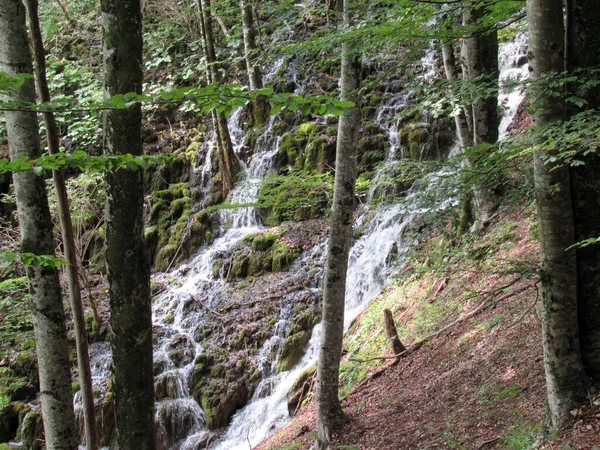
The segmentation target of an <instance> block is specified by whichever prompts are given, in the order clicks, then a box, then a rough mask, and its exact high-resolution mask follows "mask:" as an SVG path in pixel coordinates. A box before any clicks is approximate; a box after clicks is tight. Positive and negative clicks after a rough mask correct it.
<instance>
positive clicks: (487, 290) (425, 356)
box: [258, 210, 600, 450]
mask: <svg viewBox="0 0 600 450" xmlns="http://www.w3.org/2000/svg"><path fill="white" fill-rule="evenodd" d="M441 231H442V230H438V232H437V233H435V234H433V235H431V236H430V237H429V239H428V240H427V241H425V242H424V243H423V245H422V248H421V249H420V250H419V251H418V253H416V254H415V255H414V256H413V260H412V261H411V262H410V263H409V265H408V266H407V267H406V268H405V269H404V270H403V271H402V273H401V274H398V278H397V279H396V281H395V282H393V284H392V285H391V286H390V287H388V288H387V289H386V290H385V291H384V292H383V293H382V294H381V295H380V296H378V297H377V299H376V300H375V301H374V302H373V303H372V304H371V305H370V306H369V307H368V308H367V310H366V311H365V312H364V313H362V314H361V315H360V317H359V318H358V319H357V320H356V321H355V322H354V323H353V325H352V326H351V328H350V330H349V331H348V334H347V335H346V337H345V340H344V348H345V355H344V358H343V361H344V362H343V363H342V376H341V383H342V392H344V393H346V395H345V398H344V400H343V403H342V404H343V407H344V410H345V412H346V413H347V415H348V419H347V422H346V423H345V424H343V425H341V426H340V427H339V428H337V429H336V431H335V438H334V439H335V445H336V447H335V448H338V449H356V450H359V449H360V450H363V449H364V450H367V449H371V450H384V449H385V450H392V449H433V448H440V449H483V448H486V449H487V448H497V449H513V450H517V449H533V448H536V449H597V448H600V397H599V396H598V394H597V393H595V392H596V391H594V390H592V391H590V399H589V401H590V402H589V405H586V406H584V407H583V408H582V409H581V410H578V411H574V415H575V422H574V424H573V425H572V426H569V427H568V428H567V429H565V430H564V431H562V432H561V433H560V434H558V435H550V436H547V437H542V430H543V423H544V419H543V417H544V404H545V395H546V392H545V384H544V375H543V366H542V355H541V345H540V333H541V327H540V322H539V319H538V316H537V313H536V307H537V304H538V302H539V288H538V284H539V282H538V280H537V279H536V277H535V276H533V273H534V270H535V266H536V261H537V257H538V255H537V253H538V244H537V241H536V239H535V227H534V222H533V221H532V220H531V212H530V211H528V210H517V211H513V212H511V213H508V214H502V215H498V216H497V217H495V219H494V220H493V221H492V224H491V225H490V226H489V227H488V228H487V229H485V230H484V231H482V232H479V233H477V234H476V235H473V236H469V237H465V239H466V241H467V242H465V244H464V247H462V250H463V252H460V253H459V254H454V255H453V256H450V257H449V258H448V259H447V261H445V262H444V263H443V264H441V265H440V267H435V264H434V263H432V260H435V259H436V258H438V257H439V256H440V250H439V249H440V248H441V247H443V243H444V240H443V236H441V234H442V233H441ZM450 254H451V255H452V252H450ZM431 264H434V265H433V268H431V267H430V268H427V266H428V265H431ZM384 308H390V309H391V311H392V312H393V314H394V317H395V320H396V325H397V327H398V330H399V335H400V338H401V340H402V342H403V343H404V344H405V345H406V346H407V348H408V354H407V355H406V356H405V357H403V358H402V359H401V360H400V362H398V363H394V362H393V360H390V359H386V360H381V361H378V360H377V359H376V358H377V357H380V356H389V355H390V354H392V351H391V348H387V347H388V345H387V342H386V338H385V329H384V324H383V313H382V311H383V309H384ZM424 338H426V341H425V342H423V339H424ZM421 342H423V343H422V345H421ZM415 343H417V345H415ZM307 383H308V384H309V385H310V386H311V391H310V392H311V393H310V394H308V393H306V394H305V395H310V396H311V397H312V395H313V393H314V380H309V381H307ZM315 436H316V433H315V409H314V404H313V402H312V401H309V402H307V405H306V406H305V407H304V408H303V409H301V410H300V411H299V412H298V414H297V415H296V416H295V417H294V418H293V420H292V421H291V423H290V424H289V425H287V426H286V427H285V428H284V429H282V430H281V431H279V432H277V433H276V434H275V435H274V436H273V437H271V438H270V439H269V440H268V441H267V442H266V443H264V444H261V445H260V446H258V449H260V450H291V449H308V448H310V446H311V445H312V443H313V441H314V439H315Z"/></svg>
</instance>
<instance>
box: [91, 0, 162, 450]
mask: <svg viewBox="0 0 600 450" xmlns="http://www.w3.org/2000/svg"><path fill="white" fill-rule="evenodd" d="M101 8H102V25H103V32H104V33H103V54H104V95H105V97H106V98H109V97H112V96H114V95H117V94H125V93H128V92H134V93H138V94H139V93H141V91H142V16H141V12H140V2H139V0H102V1H101ZM141 121H142V111H141V106H140V105H139V104H136V105H134V106H131V107H129V108H126V109H120V110H110V111H107V112H105V115H104V143H105V153H106V154H107V155H123V154H127V153H131V154H133V155H140V154H141V153H142V138H141ZM106 197H107V203H106V268H107V275H108V282H109V296H110V307H111V328H112V333H113V336H112V339H111V344H112V352H113V364H114V393H115V409H116V425H117V445H118V448H120V449H122V450H129V449H134V448H135V449H140V450H152V449H154V448H155V435H154V383H153V376H152V311H151V304H150V260H149V255H148V252H147V250H146V245H145V242H144V237H143V231H144V216H143V205H144V187H143V174H142V172H141V170H138V171H130V170H124V169H119V170H112V171H109V172H107V174H106Z"/></svg>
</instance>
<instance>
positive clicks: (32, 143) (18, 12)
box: [0, 0, 77, 450]
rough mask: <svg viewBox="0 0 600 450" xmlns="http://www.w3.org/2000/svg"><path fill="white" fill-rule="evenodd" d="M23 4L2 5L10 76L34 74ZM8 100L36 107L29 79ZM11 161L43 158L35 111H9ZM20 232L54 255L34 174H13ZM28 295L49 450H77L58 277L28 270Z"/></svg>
mask: <svg viewBox="0 0 600 450" xmlns="http://www.w3.org/2000/svg"><path fill="white" fill-rule="evenodd" d="M25 18H26V11H25V7H24V6H23V4H22V3H21V0H0V71H2V72H4V73H6V74H7V75H9V76H17V75H21V74H29V75H32V74H33V66H32V61H31V54H30V51H29V42H28V38H27V31H26V27H25ZM5 99H6V101H21V102H30V103H34V102H35V87H34V82H33V80H32V79H27V80H25V81H24V83H23V84H22V85H21V86H20V87H19V88H15V89H13V90H12V91H10V92H9V93H7V95H6V97H5ZM6 131H7V135H8V143H9V148H10V157H11V159H18V158H22V157H27V158H31V159H37V158H39V157H40V156H41V149H40V139H39V135H38V121H37V116H36V114H35V113H33V112H25V111H23V112H18V111H11V112H8V111H7V112H6ZM13 183H14V188H15V196H16V203H17V211H18V217H19V225H20V229H21V251H22V252H27V253H34V254H36V255H53V254H54V239H53V236H52V220H51V217H50V210H49V207H48V198H47V197H46V190H45V185H44V179H43V177H39V176H37V175H35V174H34V173H33V172H31V171H30V172H17V173H14V174H13ZM27 277H28V279H29V292H30V295H31V307H32V310H33V326H34V333H35V340H36V351H37V358H38V366H39V376H40V392H41V401H42V416H43V420H44V430H45V436H46V447H47V448H51V449H54V450H63V449H64V450H75V449H76V448H77V430H76V427H75V416H74V413H73V393H72V391H71V370H70V367H71V364H70V361H69V346H68V342H67V336H66V327H65V315H64V310H63V304H62V298H61V292H60V284H59V279H58V272H57V270H56V269H55V268H50V267H37V266H29V267H28V268H27Z"/></svg>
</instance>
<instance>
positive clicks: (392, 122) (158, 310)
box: [76, 38, 524, 450]
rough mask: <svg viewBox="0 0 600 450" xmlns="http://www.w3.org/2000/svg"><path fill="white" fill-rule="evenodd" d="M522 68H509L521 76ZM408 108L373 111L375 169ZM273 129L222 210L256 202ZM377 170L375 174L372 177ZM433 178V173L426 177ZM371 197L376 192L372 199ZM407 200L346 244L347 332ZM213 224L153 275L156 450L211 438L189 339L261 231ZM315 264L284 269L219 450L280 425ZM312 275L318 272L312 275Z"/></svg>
mask: <svg viewBox="0 0 600 450" xmlns="http://www.w3.org/2000/svg"><path fill="white" fill-rule="evenodd" d="M519 39H521V41H519ZM517 42H520V43H519V44H518V45H516V46H504V47H503V50H502V55H505V54H506V53H507V52H509V53H511V56H510V58H508V57H507V58H505V57H504V56H501V61H504V62H505V63H506V64H504V63H503V65H502V66H503V69H502V75H501V76H503V77H507V76H512V75H507V73H509V72H507V71H510V70H511V69H515V67H517V65H516V64H515V63H514V62H513V61H515V60H516V59H518V58H520V57H521V56H522V55H523V53H524V52H523V48H522V44H523V42H524V38H518V39H517ZM429 56H431V55H429V53H428V55H427V56H426V58H428V57H429ZM426 58H424V62H426V63H429V62H430V59H431V58H429V59H426ZM502 58H505V59H502ZM521 59H522V58H521ZM282 64H283V60H280V61H278V62H276V63H275V64H274V65H273V67H272V68H271V70H270V71H269V73H271V74H274V73H276V72H277V71H278V70H279V68H280V67H281V65H282ZM522 66H523V65H520V66H518V67H520V70H522V68H523V67H522ZM433 67H434V66H433V65H432V64H429V65H426V68H427V69H428V70H427V71H426V72H427V73H431V71H432V70H433ZM519 76H522V75H519ZM518 101H519V100H517V99H514V100H513V98H512V97H509V100H508V101H507V102H506V103H507V106H508V108H507V109H508V113H509V114H512V115H514V113H515V111H516V106H515V107H513V102H518ZM408 103H409V96H408V94H407V93H400V94H396V95H393V96H392V97H391V99H390V100H389V101H388V102H387V103H386V104H385V105H383V106H381V107H380V108H379V109H378V111H377V115H376V117H377V118H376V122H377V124H378V125H379V126H380V127H381V128H382V129H383V130H385V132H386V133H387V135H388V139H389V145H390V148H389V151H388V153H387V159H386V164H384V165H383V166H384V167H385V166H389V165H390V164H393V163H394V162H396V161H397V160H398V159H400V158H402V157H403V156H404V155H403V154H402V148H401V145H400V140H399V138H398V119H397V116H398V114H399V112H400V111H401V110H402V109H403V108H405V107H406V105H407V104H408ZM517 104H518V103H517ZM511 120H512V118H510V119H507V118H505V119H503V124H505V122H506V125H502V126H501V131H502V129H504V130H505V129H506V128H507V127H508V123H510V121H511ZM240 122H241V110H238V111H235V112H234V114H233V115H232V118H230V120H229V126H230V131H231V136H232V139H233V141H234V147H235V149H236V151H239V149H240V148H241V143H242V141H243V137H244V135H243V130H242V128H241V125H240ZM273 124H274V119H273V118H272V119H271V120H270V122H269V124H268V127H267V131H266V132H265V133H264V134H263V135H262V136H261V137H259V139H258V144H257V148H259V149H260V151H258V152H256V154H255V156H254V157H253V159H252V160H251V162H250V163H249V164H248V165H247V166H243V170H244V172H245V177H244V179H243V181H242V182H241V183H240V184H239V185H238V186H237V187H236V188H235V189H234V190H233V191H232V192H231V194H230V198H229V201H230V202H231V203H232V204H248V203H253V202H255V201H256V197H257V194H258V191H259V188H260V181H261V180H262V178H264V176H265V175H266V174H267V173H268V172H269V170H270V168H271V162H272V159H273V157H274V156H275V154H276V153H277V151H278V147H279V138H278V137H274V136H273V135H272V133H270V129H271V127H272V125H273ZM208 145H209V147H208V148H207V150H206V157H205V158H206V159H205V164H204V166H203V167H202V168H199V169H198V170H199V171H201V173H202V174H203V176H202V180H203V184H202V186H203V187H204V184H206V185H207V186H209V185H210V173H211V171H212V167H211V166H210V164H211V157H210V152H211V151H212V144H210V143H209V144H208ZM383 170H384V169H383V168H382V169H381V171H383ZM378 176H379V175H378ZM435 176H436V175H435V174H432V175H431V177H430V178H435ZM384 177H385V175H384V174H383V175H381V178H382V180H383V178H384ZM376 179H377V178H376ZM433 184H435V183H433V182H432V183H429V185H430V186H431V185H433ZM208 189H210V186H209V188H208ZM373 192H375V190H374V191H372V194H373ZM416 197H417V193H411V194H409V195H408V196H407V197H406V198H405V199H404V200H403V201H400V202H398V203H396V204H393V205H388V206H382V207H378V208H375V209H374V210H372V211H371V212H370V214H363V215H361V217H360V218H359V222H358V225H359V226H361V228H362V229H363V233H362V236H361V237H360V238H359V239H357V241H356V242H355V243H354V245H353V247H352V249H351V253H350V261H349V269H348V270H349V271H348V279H349V280H351V282H350V283H348V286H347V290H346V298H347V301H346V323H347V324H348V323H350V321H351V320H352V319H353V318H354V317H356V315H357V314H358V313H360V311H362V310H363V309H364V308H365V307H366V306H367V305H368V304H369V302H370V301H371V300H372V299H373V298H374V297H375V296H377V295H378V294H379V292H380V291H381V289H382V288H383V287H384V286H385V285H386V284H387V282H388V280H389V279H390V275H391V273H392V272H393V271H397V267H393V266H392V261H393V260H396V261H401V260H402V259H401V258H398V257H397V255H401V254H402V252H403V251H404V250H406V249H407V248H410V247H412V246H413V245H414V242H413V241H414V237H411V236H409V235H404V236H403V234H404V231H405V230H406V228H407V227H408V226H409V224H410V223H411V221H412V220H413V218H414V217H415V216H418V215H420V214H422V213H423V212H424V209H423V208H422V207H421V206H419V202H417V201H416ZM451 202H452V200H448V195H446V196H445V197H443V196H442V197H441V198H440V199H439V201H438V202H437V203H436V205H435V206H434V207H433V208H435V209H443V208H445V207H446V206H448V205H449V204H450V203H451ZM429 208H431V205H430V206H429ZM221 223H222V225H223V229H222V235H221V236H220V237H219V238H217V239H216V240H215V241H214V243H213V244H212V245H210V246H209V247H206V248H204V249H202V250H201V252H200V253H199V254H198V255H197V256H196V257H195V258H194V259H193V260H192V261H191V262H189V263H188V264H187V265H186V266H185V267H184V268H181V269H178V270H176V271H174V272H172V273H170V274H168V275H167V274H160V275H157V278H158V279H161V280H162V281H163V282H165V283H166V284H167V285H169V286H172V287H170V288H169V290H168V291H167V292H166V293H165V294H164V295H162V296H161V297H160V298H159V299H158V300H157V301H156V302H155V304H154V306H153V308H154V313H153V322H154V334H155V346H154V351H155V353H154V355H155V356H154V358H155V364H154V365H155V387H156V394H157V403H156V423H157V430H158V438H159V443H160V445H161V448H164V449H174V450H175V449H180V450H196V449H199V448H205V447H206V446H207V443H208V442H209V440H210V439H211V434H210V433H209V431H208V430H207V429H206V425H205V423H206V419H205V416H204V412H203V411H202V409H201V408H200V407H199V406H198V404H197V403H196V401H195V400H194V399H193V398H192V396H191V393H190V386H189V385H188V380H189V377H190V373H191V372H192V370H193V367H194V360H195V358H196V357H197V355H199V354H201V353H202V352H203V351H204V350H203V348H202V346H201V345H200V344H199V343H198V342H197V340H196V339H195V337H194V331H195V330H196V328H197V327H198V324H200V323H202V322H204V321H207V320H209V311H210V309H214V308H218V307H219V305H221V304H223V301H224V299H227V298H228V297H229V296H230V295H231V292H232V286H231V285H230V284H229V283H227V282H226V281H225V279H223V278H222V277H221V278H217V279H215V278H214V275H213V269H214V268H213V265H214V261H215V260H216V259H217V258H223V257H224V256H227V255H230V254H231V253H232V251H234V250H235V249H236V248H237V247H238V246H239V244H240V242H241V240H242V239H243V238H244V237H245V236H247V235H248V234H251V233H256V232H257V231H260V230H261V229H262V228H261V224H260V220H259V217H258V214H257V211H256V210H255V208H253V207H245V208H237V209H233V210H229V211H224V212H222V215H221ZM324 259H325V244H324V243H322V244H319V245H317V246H315V247H313V248H312V249H311V250H309V251H307V252H305V253H304V254H303V255H302V256H301V257H300V258H299V259H298V260H297V261H296V262H295V263H294V264H293V265H292V267H291V268H290V271H289V275H287V276H289V277H292V278H294V277H295V278H297V279H302V280H307V281H306V282H305V283H304V285H305V288H304V289H302V290H296V291H294V292H290V293H287V294H285V295H283V296H282V297H281V300H280V302H281V309H280V312H279V320H278V321H277V323H276V324H275V326H274V327H275V328H274V332H273V334H272V337H270V338H269V339H267V341H266V342H265V343H264V344H263V346H262V347H261V349H260V351H259V353H258V359H259V361H258V366H259V370H260V372H261V375H262V381H261V382H260V384H259V386H258V387H257V388H256V391H255V393H254V396H253V397H252V400H251V402H250V403H249V404H248V405H247V406H246V407H244V408H242V409H241V410H239V411H238V412H237V413H236V415H235V416H234V417H233V420H232V422H231V425H230V427H229V429H228V431H227V433H226V435H225V436H224V437H223V439H222V440H221V441H220V442H219V443H218V444H217V448H218V449H220V450H234V449H242V448H243V449H248V447H249V445H250V446H255V445H257V444H259V443H260V442H261V441H262V440H264V439H265V438H266V437H268V436H269V435H270V434H271V433H272V432H273V431H274V430H275V429H276V428H278V427H279V426H281V425H283V424H285V423H286V422H287V421H288V420H289V412H288V404H287V394H288V392H289V390H290V388H291V386H292V384H293V383H294V381H295V380H296V379H297V378H298V376H299V375H300V374H301V373H302V372H303V371H304V370H305V369H306V368H308V367H309V366H310V365H312V364H314V362H315V360H316V357H317V352H318V344H319V340H320V325H317V326H315V327H314V329H313V330H312V334H311V338H310V340H309V342H308V344H307V346H306V349H305V353H304V356H303V357H302V358H301V360H300V361H299V362H298V363H297V364H296V365H295V366H294V367H293V368H292V369H290V370H288V371H284V372H280V373H276V372H277V369H276V368H277V359H276V355H277V354H278V351H279V348H280V347H281V345H282V342H283V341H284V339H285V338H286V337H287V336H288V335H289V333H290V316H291V313H292V309H293V306H294V305H295V304H297V302H298V297H299V296H309V297H311V298H316V297H317V296H318V295H319V292H318V290H317V288H318V286H319V283H320V281H321V278H322V267H323V266H324ZM315 268H319V270H317V271H316V272H315ZM91 354H92V374H93V377H94V385H95V386H96V387H97V388H98V389H99V390H100V391H102V392H104V391H105V390H106V384H107V380H108V378H109V376H110V365H111V360H110V347H109V345H108V344H106V343H98V344H94V345H92V347H91ZM76 406H78V408H80V402H79V401H77V402H76Z"/></svg>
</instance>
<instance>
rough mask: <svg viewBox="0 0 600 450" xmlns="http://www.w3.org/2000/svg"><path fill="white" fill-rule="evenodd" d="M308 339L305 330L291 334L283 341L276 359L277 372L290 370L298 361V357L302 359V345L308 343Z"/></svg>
mask: <svg viewBox="0 0 600 450" xmlns="http://www.w3.org/2000/svg"><path fill="white" fill-rule="evenodd" d="M308 339H309V334H308V333H307V332H306V331H301V332H299V333H295V334H292V335H291V336H289V337H288V338H287V339H286V340H285V341H284V342H283V345H282V346H281V350H280V351H279V359H278V361H277V371H278V372H284V371H286V370H290V369H291V368H292V367H294V366H295V365H296V363H298V361H300V359H302V355H304V347H305V346H306V344H307V343H308Z"/></svg>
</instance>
